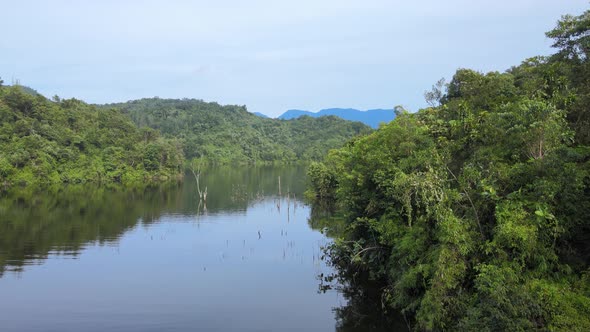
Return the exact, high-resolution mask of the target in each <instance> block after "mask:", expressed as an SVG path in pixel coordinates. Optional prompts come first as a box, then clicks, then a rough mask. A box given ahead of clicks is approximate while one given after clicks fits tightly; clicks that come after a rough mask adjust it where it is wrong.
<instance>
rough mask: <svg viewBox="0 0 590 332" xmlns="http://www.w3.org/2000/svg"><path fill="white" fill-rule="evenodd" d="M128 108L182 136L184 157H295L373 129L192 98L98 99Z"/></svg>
mask: <svg viewBox="0 0 590 332" xmlns="http://www.w3.org/2000/svg"><path fill="white" fill-rule="evenodd" d="M101 107H103V108H116V109H120V110H122V111H123V113H125V114H128V115H129V117H130V118H131V119H132V120H133V121H134V122H135V123H136V124H137V125H138V126H148V127H150V128H153V129H157V130H159V131H160V132H161V133H162V134H163V135H164V136H165V137H169V138H177V139H179V140H180V141H181V142H182V146H183V149H184V154H185V156H186V158H189V159H192V158H203V159H205V160H208V161H209V162H214V163H260V162H262V163H265V162H296V161H305V160H318V159H321V158H322V157H323V156H324V155H325V154H326V153H327V152H328V150H330V149H333V148H337V147H341V146H342V145H343V144H344V143H345V142H346V141H348V140H349V139H350V138H352V137H354V136H357V135H359V134H363V133H368V132H370V131H371V129H370V128H369V127H368V126H366V125H364V124H362V123H360V122H350V121H346V120H342V119H340V118H337V117H333V116H331V117H322V118H317V119H316V118H311V117H302V118H298V119H295V120H289V121H281V120H276V119H265V118H262V117H259V116H256V115H254V114H252V113H249V112H248V111H247V110H246V107H245V106H233V105H226V106H222V105H219V104H217V103H211V102H204V101H202V100H196V99H160V98H149V99H140V100H134V101H129V102H126V103H118V104H108V105H102V106H101Z"/></svg>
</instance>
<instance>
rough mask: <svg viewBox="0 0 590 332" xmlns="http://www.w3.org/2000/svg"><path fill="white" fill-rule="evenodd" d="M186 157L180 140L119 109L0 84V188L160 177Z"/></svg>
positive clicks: (170, 174) (175, 172)
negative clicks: (52, 97)
mask: <svg viewBox="0 0 590 332" xmlns="http://www.w3.org/2000/svg"><path fill="white" fill-rule="evenodd" d="M183 160H184V159H183V154H182V149H181V148H180V145H179V143H178V142H177V141H174V140H170V139H165V138H161V137H159V134H158V133H157V132H156V131H154V130H152V129H149V128H145V129H139V128H137V126H135V125H134V124H133V122H131V121H130V120H129V118H128V117H127V116H126V115H124V114H122V113H121V112H120V111H117V110H112V109H98V108H96V107H94V106H91V105H88V104H86V103H84V102H82V101H79V100H76V99H69V100H58V99H57V98H56V100H54V101H51V100H48V99H46V98H45V97H43V96H42V95H39V94H31V93H28V92H27V90H24V89H22V88H20V87H18V86H11V87H3V86H0V188H1V189H2V190H6V189H9V188H12V187H15V186H47V185H50V184H58V183H84V182H95V183H110V182H119V183H132V182H146V181H147V182H149V181H156V180H161V179H168V178H171V177H174V176H176V175H178V174H180V172H181V166H182V163H183Z"/></svg>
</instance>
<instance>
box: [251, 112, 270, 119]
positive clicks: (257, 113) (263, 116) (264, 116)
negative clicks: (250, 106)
mask: <svg viewBox="0 0 590 332" xmlns="http://www.w3.org/2000/svg"><path fill="white" fill-rule="evenodd" d="M252 114H254V115H257V116H259V117H261V118H265V119H267V118H268V116H267V115H266V114H262V113H260V112H252Z"/></svg>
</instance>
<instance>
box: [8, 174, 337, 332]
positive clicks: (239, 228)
mask: <svg viewBox="0 0 590 332" xmlns="http://www.w3.org/2000/svg"><path fill="white" fill-rule="evenodd" d="M304 174H305V169H304V168H302V167H285V168H281V167H266V168H241V169H234V168H215V169H210V170H203V173H202V178H201V180H200V182H201V185H202V186H207V188H208V197H207V202H206V204H207V208H206V210H205V208H204V204H203V205H201V206H199V198H198V191H197V190H196V188H195V185H196V183H195V182H194V181H195V180H194V178H193V177H191V176H187V177H186V179H185V181H184V182H183V183H174V184H169V185H166V186H157V187H149V188H139V189H138V188H136V189H126V190H123V189H122V188H104V187H101V188H96V187H95V188H92V187H89V186H84V187H69V188H65V189H59V190H55V191H53V192H46V193H35V194H33V193H28V192H23V193H15V194H12V195H10V196H7V197H4V198H2V199H0V271H1V272H2V274H3V275H2V277H0V293H1V294H2V297H0V312H2V315H0V329H2V330H3V331H13V330H15V331H22V330H26V331H35V330H39V331H47V330H55V331H80V330H84V331H104V330H113V329H114V330H126V331H146V330H148V331H149V330H153V331H160V330H163V329H167V330H194V329H199V330H223V331H244V330H256V331H274V330H316V331H325V330H334V327H335V318H334V312H333V310H332V309H333V308H334V307H338V306H340V305H341V302H342V301H343V299H342V297H341V296H340V295H339V294H338V293H337V292H334V291H330V292H328V293H326V294H321V293H319V292H318V278H317V276H319V275H327V274H329V273H331V269H330V268H329V267H328V266H326V264H325V263H324V261H322V259H321V256H322V251H321V248H322V247H324V246H326V245H327V244H328V243H329V239H327V238H326V237H325V236H324V235H323V234H321V233H320V232H318V231H315V230H313V229H311V228H310V226H309V224H308V217H309V214H310V208H309V207H308V206H306V205H304V204H303V203H302V202H301V200H300V198H301V197H302V193H303V190H304V188H305V177H304ZM279 177H280V181H281V189H280V191H281V195H279V188H278V181H279ZM72 259H74V260H72ZM31 312H35V316H34V317H33V318H31V317H30V313H31Z"/></svg>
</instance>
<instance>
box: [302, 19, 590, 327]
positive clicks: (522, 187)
mask: <svg viewBox="0 0 590 332" xmlns="http://www.w3.org/2000/svg"><path fill="white" fill-rule="evenodd" d="M547 36H548V37H550V38H552V39H553V40H554V47H556V48H557V49H558V52H557V53H556V54H554V55H552V56H548V57H536V58H532V59H528V60H526V61H524V62H523V63H522V64H521V65H519V66H516V67H513V68H511V69H509V70H507V71H506V72H503V73H499V72H490V73H487V74H483V73H479V72H476V71H473V70H469V69H459V70H457V72H456V73H455V75H454V76H453V78H452V80H451V81H450V82H449V83H448V84H446V85H444V84H438V85H436V86H434V87H433V91H430V92H428V93H426V97H427V99H428V101H429V102H430V103H431V104H432V105H433V106H432V107H429V108H426V109H422V110H420V111H419V112H417V113H414V114H410V113H407V112H405V111H399V112H398V115H397V118H396V119H395V120H394V121H392V122H391V123H389V124H387V125H384V126H382V127H381V128H379V130H378V131H376V132H374V133H373V134H371V135H369V136H366V137H360V138H356V139H353V140H351V141H350V142H349V143H348V144H347V145H346V146H345V147H344V148H341V149H339V150H333V151H331V152H330V153H329V155H328V156H327V158H326V159H325V161H324V162H323V163H314V164H312V165H311V166H310V167H309V169H308V174H309V176H310V179H311V187H310V191H311V193H312V194H313V196H314V197H315V198H316V199H317V200H318V202H320V201H323V202H324V203H326V202H327V203H330V202H332V203H335V204H336V205H337V207H338V208H340V209H341V211H342V213H343V214H344V217H343V218H344V221H345V222H346V231H345V232H344V235H342V236H341V238H340V239H339V240H337V241H336V243H335V245H333V246H332V247H331V248H330V254H331V257H332V262H333V264H334V265H336V266H337V267H339V270H340V273H341V274H340V277H341V278H343V279H344V280H346V279H348V280H353V281H354V280H358V279H359V278H365V277H366V278H369V279H370V280H373V281H375V282H378V283H380V285H381V287H382V288H381V292H380V298H381V302H382V305H383V309H384V310H385V311H387V310H389V311H398V312H401V313H402V314H403V315H404V316H405V317H406V318H407V319H408V322H409V323H410V324H411V326H412V328H413V329H415V330H449V331H457V330H460V331H465V330H469V331H474V330H478V331H529V330H559V331H590V60H589V59H588V56H589V55H590V11H587V12H585V13H584V14H583V15H580V16H564V17H563V18H562V19H561V20H560V21H559V22H558V25H557V27H556V28H555V29H554V30H552V31H550V32H548V33H547ZM445 87H446V91H444V90H445V89H444V88H445ZM338 227H342V226H338ZM352 283H353V282H351V284H352Z"/></svg>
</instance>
